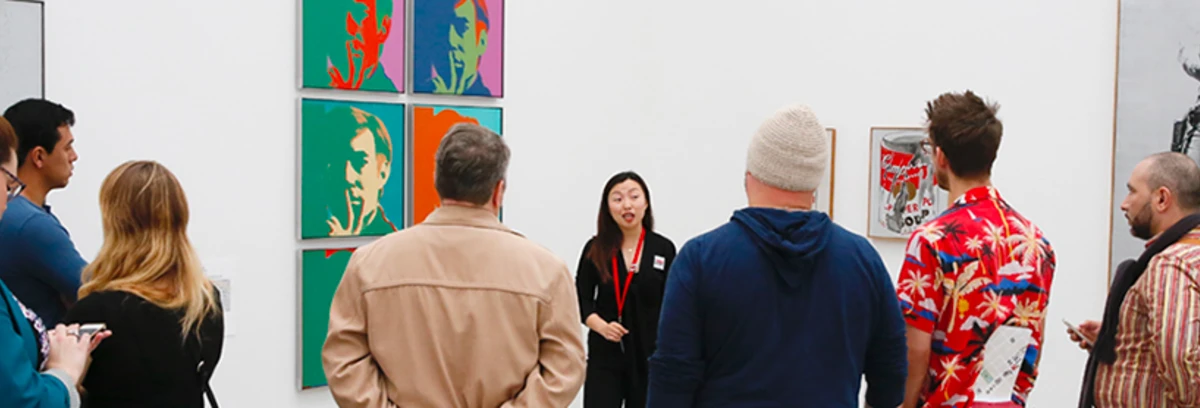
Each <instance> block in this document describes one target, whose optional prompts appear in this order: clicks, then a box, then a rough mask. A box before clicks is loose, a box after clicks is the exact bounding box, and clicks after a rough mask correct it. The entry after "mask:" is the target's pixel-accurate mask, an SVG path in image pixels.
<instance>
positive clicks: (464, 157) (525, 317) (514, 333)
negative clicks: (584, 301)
mask: <svg viewBox="0 0 1200 408" xmlns="http://www.w3.org/2000/svg"><path fill="white" fill-rule="evenodd" d="M508 160H509V150H508V147H507V146H506V145H505V144H504V141H503V140H502V139H501V138H500V136H499V135H497V134H495V133H493V132H491V131H489V130H487V129H485V128H483V127H480V126H476V125H466V124H464V125H458V126H455V127H454V128H452V129H451V130H450V131H449V133H447V134H446V136H445V138H444V139H443V140H442V142H441V145H440V146H439V147H438V151H437V154H436V157H435V161H436V170H435V174H434V184H435V186H436V188H437V192H438V195H439V196H440V197H441V202H442V206H441V207H440V208H438V209H437V210H436V211H434V212H433V213H432V214H430V216H429V217H428V218H427V219H426V220H425V221H424V222H423V223H421V224H419V225H416V226H414V227H412V228H409V229H406V230H403V231H400V232H396V233H392V234H390V235H388V236H386V237H383V238H381V239H379V240H378V241H375V242H374V243H371V244H369V245H366V246H363V247H361V248H359V249H358V250H357V251H355V253H354V255H353V257H352V258H351V259H350V263H349V264H348V265H347V267H346V273H345V275H344V276H343V277H342V281H341V283H340V284H339V285H338V288H337V292H336V293H335V294H334V297H333V305H332V308H331V310H330V312H329V337H328V338H327V339H326V340H325V347H324V349H323V350H322V353H321V354H322V359H323V362H324V367H325V374H326V376H327V377H328V380H329V389H330V391H331V392H332V393H333V397H334V399H335V400H336V401H337V403H338V406H340V407H342V408H359V407H362V408H368V407H369V408H387V407H403V408H410V407H439V408H440V407H447V408H449V407H459V408H467V407H470V408H484V407H486V408H495V407H514V408H515V407H537V408H542V407H566V406H568V405H569V404H570V403H571V401H572V400H573V399H574V398H575V395H576V394H577V393H578V392H579V388H580V387H581V386H582V385H583V380H584V372H585V369H584V368H585V367H584V365H585V357H584V351H583V338H582V337H583V336H582V332H581V330H580V328H579V320H580V318H579V306H578V304H577V301H576V298H575V288H574V286H573V280H572V278H571V275H570V272H569V271H568V269H567V266H566V264H564V263H563V262H562V261H561V260H560V259H559V258H558V257H556V256H554V255H553V254H552V253H551V252H550V251H548V250H546V249H544V248H542V247H540V246H538V245H537V244H534V243H533V242H531V241H529V240H527V239H525V238H524V237H522V236H521V235H519V234H517V233H516V232H514V231H512V230H510V229H508V228H506V227H505V226H504V225H503V224H501V223H500V221H499V219H498V213H499V209H500V204H501V202H503V200H504V190H505V172H506V170H507V168H508Z"/></svg>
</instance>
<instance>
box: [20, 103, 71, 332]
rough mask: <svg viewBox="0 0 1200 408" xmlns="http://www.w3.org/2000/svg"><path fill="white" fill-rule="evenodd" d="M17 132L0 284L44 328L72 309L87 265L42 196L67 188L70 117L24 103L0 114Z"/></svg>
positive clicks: (53, 107) (51, 106) (57, 108)
mask: <svg viewBox="0 0 1200 408" xmlns="http://www.w3.org/2000/svg"><path fill="white" fill-rule="evenodd" d="M4 118H5V119H7V120H8V121H9V122H10V123H12V126H13V129H14V130H16V132H17V139H18V147H17V161H18V163H19V164H18V168H17V175H16V176H17V178H18V179H20V180H21V181H22V182H23V183H24V190H23V191H22V192H21V195H19V196H17V197H14V198H13V199H12V201H11V202H9V203H8V209H7V210H5V212H4V218H3V219H2V220H0V241H3V242H4V243H5V244H4V245H3V246H0V279H3V280H4V283H5V284H6V285H8V287H9V288H10V289H12V292H13V294H15V295H16V296H17V299H20V300H21V302H22V303H24V304H25V305H27V306H29V308H30V309H33V311H34V312H35V313H37V314H38V316H40V317H41V318H42V321H43V322H45V323H46V324H47V325H49V326H54V325H55V324H57V323H59V322H60V321H61V320H62V317H63V315H65V314H66V311H67V308H68V307H69V306H70V305H72V304H74V303H75V300H76V298H77V292H78V291H79V285H80V275H81V274H82V273H83V267H84V266H87V262H86V261H84V260H83V257H81V256H80V255H79V251H77V250H76V249H75V244H74V243H72V242H71V236H70V235H69V234H68V233H67V229H66V228H64V227H63V225H62V224H61V223H60V222H59V221H58V217H55V216H54V213H52V212H50V205H48V204H46V195H48V194H50V192H51V191H53V190H57V189H60V188H63V187H66V186H67V183H68V182H69V181H70V179H71V174H72V171H73V170H74V168H75V166H74V163H75V160H76V159H78V158H79V156H78V155H76V154H75V147H74V143H75V136H74V135H73V134H72V133H71V127H72V126H74V125H75V113H74V112H71V110H70V109H67V108H65V107H63V106H62V105H59V104H57V103H54V102H51V101H47V100H45V99H26V100H23V101H20V102H17V103H16V104H14V105H13V106H11V107H9V108H8V109H7V110H5V112H4Z"/></svg>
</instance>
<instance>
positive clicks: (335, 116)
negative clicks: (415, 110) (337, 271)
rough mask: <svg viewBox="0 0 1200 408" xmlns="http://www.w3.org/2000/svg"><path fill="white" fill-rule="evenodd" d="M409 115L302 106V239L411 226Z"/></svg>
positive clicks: (398, 108)
mask: <svg viewBox="0 0 1200 408" xmlns="http://www.w3.org/2000/svg"><path fill="white" fill-rule="evenodd" d="M404 109H405V108H404V105H402V104H387V103H370V102H342V101H330V100H316V99H304V100H302V101H301V113H300V116H301V119H300V122H301V125H300V139H301V140H300V163H301V174H300V235H301V238H304V239H308V238H326V237H351V236H380V235H386V234H388V233H390V232H393V231H397V230H400V229H401V228H403V227H404V213H405V197H404V179H405V177H404V168H405V164H404V157H405V154H404V129H405V126H404V118H405V116H404Z"/></svg>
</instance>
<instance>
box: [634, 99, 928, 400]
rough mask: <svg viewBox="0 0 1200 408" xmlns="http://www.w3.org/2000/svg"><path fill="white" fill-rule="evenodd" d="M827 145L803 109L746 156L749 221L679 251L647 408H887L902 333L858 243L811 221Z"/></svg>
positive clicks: (900, 386) (898, 380)
mask: <svg viewBox="0 0 1200 408" xmlns="http://www.w3.org/2000/svg"><path fill="white" fill-rule="evenodd" d="M829 156H830V140H829V136H828V134H827V133H826V132H825V129H824V128H823V127H822V126H821V124H820V123H819V122H818V121H817V118H816V117H815V116H814V115H813V113H812V112H811V111H810V110H809V109H808V108H807V107H804V106H791V107H788V108H785V109H782V110H780V111H779V112H776V114H775V115H774V116H773V117H771V118H770V119H769V120H767V121H766V122H765V123H763V124H762V126H761V127H760V128H759V130H758V132H757V133H756V134H755V135H754V137H753V139H752V140H751V143H750V148H749V152H748V155H747V172H746V196H747V198H748V199H749V204H750V205H749V207H748V208H745V209H742V210H739V211H737V212H735V213H734V214H733V218H732V220H731V221H730V222H729V223H726V224H725V225H723V226H721V227H719V228H717V229H715V230H713V231H710V232H708V233H705V234H703V235H701V236H699V237H697V238H695V239H693V240H691V241H689V242H688V243H687V244H685V245H684V246H683V248H682V249H681V250H680V252H679V255H678V257H677V258H676V259H675V263H674V264H673V265H672V266H671V271H670V274H669V275H668V278H667V288H666V294H665V295H664V298H663V305H662V315H661V317H660V321H659V326H658V327H659V334H658V345H657V350H656V352H655V353H654V355H653V356H652V357H651V359H650V390H649V395H648V404H647V406H648V407H651V408H658V407H671V408H674V407H768V406H769V407H820V408H831V407H857V406H859V404H858V401H857V400H858V396H859V387H860V384H861V382H862V378H863V376H864V375H865V376H866V381H867V393H866V399H867V401H866V403H867V405H869V406H872V407H895V406H898V405H900V403H901V402H902V401H903V399H904V380H905V375H906V369H907V361H906V352H907V350H906V346H905V339H904V320H903V317H902V316H901V313H900V307H899V302H898V301H897V300H896V296H895V289H894V287H893V285H892V283H891V281H892V279H891V277H890V276H889V275H888V273H887V269H886V268H885V267H884V265H883V261H882V260H881V259H880V257H879V254H878V253H877V252H876V251H875V249H874V248H873V247H872V246H871V244H870V243H868V242H867V240H866V239H864V238H862V237H861V236H858V235H855V234H854V233H851V232H849V231H846V230H845V229H843V228H842V227H840V226H838V225H837V224H834V223H833V221H831V220H830V219H829V217H828V216H826V215H825V214H824V213H821V212H817V211H812V208H813V192H814V191H816V189H817V187H818V186H819V184H820V182H821V180H822V179H823V178H824V174H825V171H826V170H827V167H828V165H829Z"/></svg>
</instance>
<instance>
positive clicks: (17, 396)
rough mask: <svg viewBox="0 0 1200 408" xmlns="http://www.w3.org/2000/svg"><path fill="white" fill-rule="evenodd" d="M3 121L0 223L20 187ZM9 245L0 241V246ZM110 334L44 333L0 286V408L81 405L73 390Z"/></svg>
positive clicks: (11, 138) (75, 329)
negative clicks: (90, 355) (90, 359)
mask: <svg viewBox="0 0 1200 408" xmlns="http://www.w3.org/2000/svg"><path fill="white" fill-rule="evenodd" d="M13 133H14V132H13V129H12V126H11V125H9V123H8V121H7V120H4V118H3V117H0V173H3V175H2V177H3V178H4V192H5V199H3V200H0V220H2V216H3V213H4V210H5V209H7V208H8V203H9V202H10V201H11V200H12V199H13V198H14V197H17V194H18V193H20V191H21V188H22V186H24V183H22V182H21V180H20V179H19V178H17V176H16V175H15V173H16V170H17V165H16V161H17V156H16V152H14V151H13V148H14V147H15V145H16V136H15V135H14V134H13ZM11 244H12V242H11V241H5V240H0V246H9V245H11ZM111 334H112V333H111V332H109V331H107V330H106V331H103V332H100V333H97V334H96V335H95V336H93V335H92V334H89V333H84V334H80V333H79V326H78V325H71V326H64V325H61V324H60V325H57V326H56V327H55V328H54V329H53V330H47V329H46V327H45V326H44V325H43V324H42V320H41V319H40V318H38V316H37V314H35V313H33V311H31V310H30V309H29V308H27V307H25V305H23V304H22V303H21V301H19V300H17V298H16V297H14V296H13V294H12V292H10V291H9V290H8V287H7V286H5V285H4V283H3V282H0V373H2V374H0V407H5V408H59V407H62V408H66V407H71V408H75V407H79V406H80V399H79V393H78V392H77V391H76V384H78V382H79V379H80V377H81V376H82V375H83V371H84V367H85V366H86V364H87V358H88V355H89V354H90V353H91V350H93V349H95V346H96V345H98V344H99V343H100V342H101V341H103V340H104V339H105V338H106V337H108V336H110V335H111Z"/></svg>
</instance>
